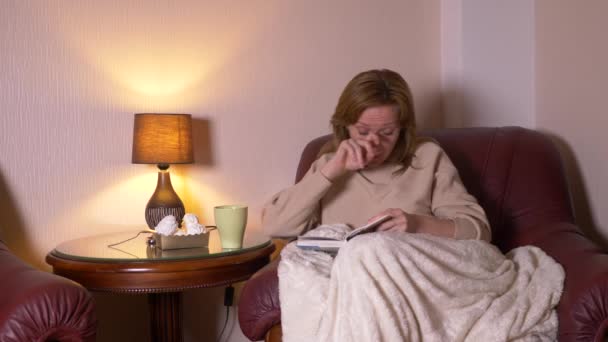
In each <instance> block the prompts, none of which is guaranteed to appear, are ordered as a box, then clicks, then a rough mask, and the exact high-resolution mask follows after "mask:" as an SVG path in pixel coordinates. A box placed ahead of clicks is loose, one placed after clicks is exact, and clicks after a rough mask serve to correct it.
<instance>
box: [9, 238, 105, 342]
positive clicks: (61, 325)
mask: <svg viewBox="0 0 608 342" xmlns="http://www.w3.org/2000/svg"><path fill="white" fill-rule="evenodd" d="M0 279H2V282H0V341H15V342H17V341H95V335H96V330H97V319H96V314H95V306H94V302H93V298H92V297H91V295H90V294H89V293H88V292H87V291H86V289H84V288H83V287H81V286H80V285H78V284H76V283H74V282H72V281H70V280H68V279H65V278H62V277H59V276H56V275H53V274H50V273H47V272H43V271H40V270H36V269H34V268H32V267H30V266H29V265H27V264H26V263H24V262H23V261H21V260H20V259H19V258H18V257H16V256H15V255H13V254H12V253H11V252H10V251H9V250H8V249H7V248H6V246H5V245H4V244H3V243H1V242H0Z"/></svg>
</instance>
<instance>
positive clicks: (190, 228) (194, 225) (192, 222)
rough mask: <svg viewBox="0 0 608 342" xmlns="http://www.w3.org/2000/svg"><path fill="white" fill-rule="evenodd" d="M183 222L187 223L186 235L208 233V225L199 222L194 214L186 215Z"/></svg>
mask: <svg viewBox="0 0 608 342" xmlns="http://www.w3.org/2000/svg"><path fill="white" fill-rule="evenodd" d="M183 223H184V224H185V225H186V235H196V234H205V233H207V227H205V225H203V224H200V223H198V217H197V216H196V215H194V214H186V215H184V220H183Z"/></svg>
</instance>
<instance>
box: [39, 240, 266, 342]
mask: <svg viewBox="0 0 608 342" xmlns="http://www.w3.org/2000/svg"><path fill="white" fill-rule="evenodd" d="M137 234H138V231H130V232H123V233H113V234H104V235H96V236H91V237H86V238H82V239H77V240H71V241H67V242H64V243H62V244H60V245H59V246H57V247H56V248H55V249H54V250H53V251H51V252H50V253H49V254H48V255H47V257H46V262H47V263H48V264H49V265H51V266H52V267H53V272H54V273H55V274H57V275H61V276H63V277H66V278H69V279H72V280H74V281H76V282H78V283H80V284H82V285H83V286H84V287H86V288H87V289H89V290H91V291H105V292H115V293H147V294H148V298H149V305H150V329H151V336H152V340H153V341H159V342H160V341H182V340H183V335H182V320H181V304H182V301H181V296H182V292H183V291H184V290H186V289H193V288H202V287H214V286H222V285H228V284H232V283H235V282H239V281H243V280H246V279H248V278H249V277H251V275H253V273H255V272H256V271H257V270H258V269H260V268H262V267H263V266H264V265H266V264H267V263H268V262H269V261H270V254H271V253H272V252H273V251H274V249H275V246H274V244H273V243H272V242H271V241H270V239H268V238H266V237H261V236H257V237H256V236H246V237H245V241H244V243H243V248H240V249H233V250H223V249H222V248H221V245H220V241H219V234H217V232H216V231H211V233H210V234H211V235H210V238H209V246H208V247H201V248H188V249H176V250H164V251H163V250H160V249H158V248H150V247H148V246H147V244H146V239H147V238H148V236H150V235H151V234H150V233H141V234H139V235H138V236H137V237H136V238H133V237H135V236H136V235H137ZM130 238H133V239H131V240H129V239H130ZM125 240H128V241H126V242H124V243H122V244H120V245H118V246H115V247H108V245H111V244H114V243H117V242H121V241H125Z"/></svg>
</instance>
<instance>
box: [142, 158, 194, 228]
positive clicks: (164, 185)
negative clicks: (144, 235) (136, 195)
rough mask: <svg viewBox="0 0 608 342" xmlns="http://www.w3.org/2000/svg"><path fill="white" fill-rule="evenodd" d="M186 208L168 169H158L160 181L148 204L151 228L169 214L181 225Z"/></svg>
mask: <svg viewBox="0 0 608 342" xmlns="http://www.w3.org/2000/svg"><path fill="white" fill-rule="evenodd" d="M185 214H186V209H185V208H184V204H183V203H182V200H181V199H179V196H177V193H175V190H173V186H172V185H171V176H170V175H169V171H168V170H166V169H165V170H163V169H161V170H160V171H158V182H157V184H156V190H155V191H154V194H152V197H150V200H149V201H148V205H147V206H146V223H147V224H148V227H150V229H155V228H156V226H157V225H158V223H159V222H160V221H161V220H162V219H163V218H164V217H165V216H168V215H173V216H175V220H176V221H177V223H178V224H179V225H180V226H181V222H182V219H183V218H184V215H185Z"/></svg>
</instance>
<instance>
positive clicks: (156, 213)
mask: <svg viewBox="0 0 608 342" xmlns="http://www.w3.org/2000/svg"><path fill="white" fill-rule="evenodd" d="M168 215H173V216H175V220H176V221H177V223H178V224H179V225H180V226H181V222H182V219H183V218H184V215H186V209H185V208H184V207H177V208H146V223H147V224H148V227H150V229H155V228H156V226H157V225H158V223H159V222H160V221H161V220H162V219H163V218H165V216H168Z"/></svg>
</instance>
